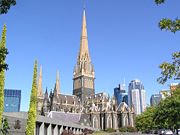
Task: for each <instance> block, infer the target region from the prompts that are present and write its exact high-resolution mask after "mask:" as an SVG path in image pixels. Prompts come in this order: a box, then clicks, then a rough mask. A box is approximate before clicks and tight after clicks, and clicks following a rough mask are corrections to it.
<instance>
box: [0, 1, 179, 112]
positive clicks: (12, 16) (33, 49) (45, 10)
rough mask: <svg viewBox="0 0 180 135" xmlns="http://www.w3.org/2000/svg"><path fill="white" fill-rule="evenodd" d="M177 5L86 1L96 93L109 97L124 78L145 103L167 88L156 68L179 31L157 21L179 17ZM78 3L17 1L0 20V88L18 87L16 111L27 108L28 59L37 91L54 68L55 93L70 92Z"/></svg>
mask: <svg viewBox="0 0 180 135" xmlns="http://www.w3.org/2000/svg"><path fill="white" fill-rule="evenodd" d="M179 5H180V1H178V0H175V1H171V0H169V1H167V2H166V4H165V5H161V6H157V5H155V4H154V1H153V0H136V1H135V0H133V1H129V0H126V1H121V0H87V1H86V16H87V29H88V39H89V49H90V55H91V59H92V62H93V64H94V68H95V75H96V80H95V87H96V92H101V91H104V92H108V93H110V95H112V94H113V88H114V87H116V86H117V85H118V84H119V83H120V82H123V80H124V78H125V80H126V86H128V84H129V82H130V81H131V80H132V79H135V78H138V79H140V80H141V81H142V82H143V84H144V87H145V90H146V92H147V93H146V95H147V103H148V104H149V98H150V96H151V94H155V93H158V92H159V90H161V89H168V83H167V84H165V85H160V84H158V83H157V82H156V79H157V78H158V77H159V76H160V69H159V68H158V65H159V64H160V63H162V62H164V61H170V60H171V54H172V53H173V52H175V51H180V45H179V43H180V33H179V32H177V33H176V34H173V33H170V32H165V31H161V30H160V29H159V28H158V21H159V20H160V19H161V18H163V17H169V18H173V19H174V18H176V17H178V16H180V8H179ZM82 10H83V1H82V0H53V1H51V2H50V1H46V0H28V1H27V0H26V1H22V0H19V1H17V5H16V6H14V7H12V8H11V9H10V11H9V13H8V14H6V15H1V16H0V27H1V29H2V27H3V24H4V23H6V25H7V48H8V51H9V54H8V57H7V63H8V64H9V70H8V71H7V72H6V84H5V88H12V89H21V90H22V102H21V103H22V104H21V111H27V110H28V104H29V97H30V91H31V87H32V75H33V64H34V60H35V59H38V63H39V66H40V65H42V67H43V89H44V91H45V88H46V87H48V90H49V91H50V89H53V88H54V83H55V79H56V71H57V70H60V84H61V92H62V93H66V94H72V78H73V68H74V65H75V63H76V60H77V55H78V51H79V46H80V44H79V43H80V34H81V23H82Z"/></svg>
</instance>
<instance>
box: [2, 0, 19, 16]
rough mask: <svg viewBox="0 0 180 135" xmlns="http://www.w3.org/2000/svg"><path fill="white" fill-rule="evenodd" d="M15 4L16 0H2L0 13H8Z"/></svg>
mask: <svg viewBox="0 0 180 135" xmlns="http://www.w3.org/2000/svg"><path fill="white" fill-rule="evenodd" d="M14 5H16V0H0V14H6V13H7V12H8V10H9V9H10V7H11V6H14Z"/></svg>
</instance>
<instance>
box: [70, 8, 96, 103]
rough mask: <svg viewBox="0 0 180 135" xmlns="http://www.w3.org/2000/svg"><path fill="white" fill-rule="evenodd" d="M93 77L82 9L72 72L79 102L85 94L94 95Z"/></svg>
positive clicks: (84, 15)
mask: <svg viewBox="0 0 180 135" xmlns="http://www.w3.org/2000/svg"><path fill="white" fill-rule="evenodd" d="M94 79H95V73H94V66H93V64H92V63H91V57H90V54H89V48H88V37H87V27H86V13H85V9H84V11H83V19H82V31H81V40H80V50H79V54H78V58H77V63H76V65H75V67H74V73H73V95H76V96H77V97H79V98H80V100H81V102H84V100H85V98H86V97H87V96H89V95H94V89H95V88H94Z"/></svg>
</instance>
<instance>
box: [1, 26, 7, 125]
mask: <svg viewBox="0 0 180 135" xmlns="http://www.w3.org/2000/svg"><path fill="white" fill-rule="evenodd" d="M1 49H6V25H4V27H3V31H2V37H1V42H0V50H1ZM4 64H5V59H2V61H0V65H4ZM4 83H5V71H4V69H2V70H1V71H0V127H1V126H2V121H1V120H2V113H3V111H4Z"/></svg>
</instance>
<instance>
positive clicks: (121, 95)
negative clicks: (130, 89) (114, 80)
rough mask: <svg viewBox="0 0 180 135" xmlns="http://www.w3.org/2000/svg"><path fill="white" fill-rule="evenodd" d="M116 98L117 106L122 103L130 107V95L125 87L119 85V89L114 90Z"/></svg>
mask: <svg viewBox="0 0 180 135" xmlns="http://www.w3.org/2000/svg"><path fill="white" fill-rule="evenodd" d="M114 96H115V98H116V100H117V104H118V105H119V104H120V103H121V102H125V103H126V104H127V105H128V93H126V90H125V88H124V87H122V86H121V85H119V87H117V88H114Z"/></svg>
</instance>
